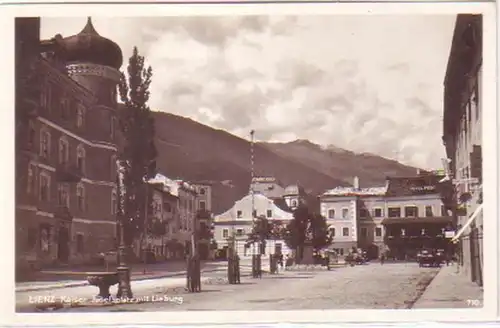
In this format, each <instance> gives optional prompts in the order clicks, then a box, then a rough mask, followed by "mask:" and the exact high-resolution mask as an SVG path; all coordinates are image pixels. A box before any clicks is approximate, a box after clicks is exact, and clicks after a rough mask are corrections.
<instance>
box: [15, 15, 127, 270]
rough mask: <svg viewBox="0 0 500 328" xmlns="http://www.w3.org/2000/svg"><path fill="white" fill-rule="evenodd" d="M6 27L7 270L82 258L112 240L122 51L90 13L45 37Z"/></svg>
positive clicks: (19, 25) (27, 27) (26, 23)
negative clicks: (11, 193)
mask: <svg viewBox="0 0 500 328" xmlns="http://www.w3.org/2000/svg"><path fill="white" fill-rule="evenodd" d="M15 25H16V90H17V91H16V93H17V94H16V181H17V183H16V259H17V260H18V263H17V268H18V269H20V270H21V271H22V269H23V268H27V267H28V266H30V265H31V266H33V265H34V266H44V265H54V264H70V263H81V262H87V261H90V260H91V259H92V257H94V256H96V255H97V254H99V253H100V252H105V251H109V250H112V249H114V248H115V246H116V245H115V242H116V240H115V236H116V225H115V211H116V204H117V200H116V197H117V195H116V183H115V181H116V152H117V147H118V145H117V144H118V134H117V130H118V126H117V113H116V110H117V94H116V93H117V83H118V82H119V79H120V72H119V69H120V67H121V65H122V61H123V58H122V52H121V50H120V47H119V46H118V45H117V44H116V43H114V42H113V41H111V40H109V39H106V38H105V37H103V36H100V35H99V34H98V33H97V31H96V30H95V28H94V27H93V25H92V22H91V20H90V18H89V19H88V21H87V24H86V25H85V27H84V28H83V29H82V31H81V32H80V33H78V34H76V35H72V36H69V37H65V38H64V37H62V36H61V35H56V36H55V37H54V38H52V39H50V40H40V18H16V22H15ZM18 272H19V271H18Z"/></svg>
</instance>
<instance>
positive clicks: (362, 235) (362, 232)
mask: <svg viewBox="0 0 500 328" xmlns="http://www.w3.org/2000/svg"><path fill="white" fill-rule="evenodd" d="M361 237H364V238H366V237H368V229H366V228H361Z"/></svg>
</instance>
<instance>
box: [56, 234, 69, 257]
mask: <svg viewBox="0 0 500 328" xmlns="http://www.w3.org/2000/svg"><path fill="white" fill-rule="evenodd" d="M57 259H58V260H59V261H60V262H62V263H67V262H68V259H69V231H68V228H65V227H61V228H60V229H59V235H58V241H57Z"/></svg>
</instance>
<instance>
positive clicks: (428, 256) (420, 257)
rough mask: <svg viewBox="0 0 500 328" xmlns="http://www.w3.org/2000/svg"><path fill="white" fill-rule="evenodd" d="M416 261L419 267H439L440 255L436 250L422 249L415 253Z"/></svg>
mask: <svg viewBox="0 0 500 328" xmlns="http://www.w3.org/2000/svg"><path fill="white" fill-rule="evenodd" d="M417 261H418V266H419V267H424V266H426V265H427V266H430V267H439V266H441V261H442V257H441V256H440V255H438V252H437V251H436V250H431V249H423V250H421V251H420V252H418V254H417Z"/></svg>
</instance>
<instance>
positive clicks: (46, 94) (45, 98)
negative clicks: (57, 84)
mask: <svg viewBox="0 0 500 328" xmlns="http://www.w3.org/2000/svg"><path fill="white" fill-rule="evenodd" d="M51 93H52V89H51V87H50V83H47V84H45V87H44V88H43V90H42V92H41V93H40V104H41V105H42V107H43V108H45V109H49V107H50V101H51Z"/></svg>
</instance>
